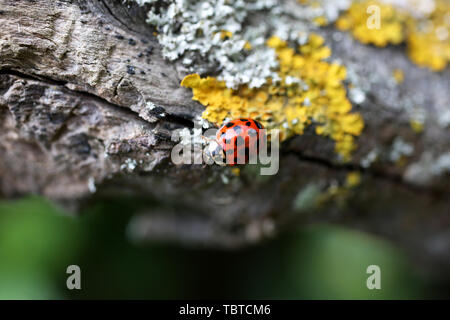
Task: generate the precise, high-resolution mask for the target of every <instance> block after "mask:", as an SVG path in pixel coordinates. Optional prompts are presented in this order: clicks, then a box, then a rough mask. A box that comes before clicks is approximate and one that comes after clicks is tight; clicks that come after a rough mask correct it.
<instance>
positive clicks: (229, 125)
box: [225, 122, 234, 128]
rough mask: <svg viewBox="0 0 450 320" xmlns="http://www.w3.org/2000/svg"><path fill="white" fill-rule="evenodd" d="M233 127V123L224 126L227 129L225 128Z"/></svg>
mask: <svg viewBox="0 0 450 320" xmlns="http://www.w3.org/2000/svg"><path fill="white" fill-rule="evenodd" d="M233 125H234V123H233V122H228V123H227V124H226V125H225V127H227V128H231V127H232V126H233Z"/></svg>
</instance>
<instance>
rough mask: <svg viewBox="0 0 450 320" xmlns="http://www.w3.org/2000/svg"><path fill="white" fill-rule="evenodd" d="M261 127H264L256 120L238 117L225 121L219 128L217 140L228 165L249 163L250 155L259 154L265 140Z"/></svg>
mask: <svg viewBox="0 0 450 320" xmlns="http://www.w3.org/2000/svg"><path fill="white" fill-rule="evenodd" d="M261 129H264V127H263V126H262V125H261V124H260V123H259V122H258V121H256V120H253V119H236V120H232V121H229V122H227V123H224V124H223V125H222V126H221V127H220V128H219V129H218V130H217V134H216V141H217V143H218V144H219V147H220V149H221V150H220V151H222V152H220V155H221V157H222V158H225V159H223V160H224V161H225V162H226V164H227V165H231V166H233V165H236V164H244V163H248V161H249V158H250V157H253V156H256V155H257V153H258V151H259V146H260V145H261V144H262V143H263V141H264V140H263V135H262V134H261V133H262V132H261ZM217 153H218V152H217V151H216V152H215V154H216V155H217ZM213 155H214V154H213Z"/></svg>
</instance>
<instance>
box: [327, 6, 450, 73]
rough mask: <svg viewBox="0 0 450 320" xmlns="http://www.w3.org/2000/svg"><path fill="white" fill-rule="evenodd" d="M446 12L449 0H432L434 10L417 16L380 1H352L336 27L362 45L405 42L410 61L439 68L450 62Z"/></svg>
mask: <svg viewBox="0 0 450 320" xmlns="http://www.w3.org/2000/svg"><path fill="white" fill-rule="evenodd" d="M378 13H379V17H377V14H378ZM449 15H450V3H449V2H448V1H445V0H436V1H435V9H434V11H432V12H431V13H430V14H429V15H428V16H426V15H425V16H420V17H418V16H413V15H411V14H410V13H409V12H406V11H405V10H402V9H401V8H396V7H394V6H392V5H389V4H383V3H382V2H380V1H372V0H370V1H354V2H353V3H352V5H351V6H350V8H349V9H348V10H347V11H346V12H345V13H344V14H343V15H341V17H339V19H338V20H337V21H336V27H337V28H338V29H340V30H344V31H350V32H351V33H352V35H353V36H354V37H355V38H356V39H358V40H359V41H361V42H362V43H366V44H374V45H376V46H380V47H384V46H386V45H388V44H400V43H406V45H407V51H408V55H409V57H410V58H411V60H412V61H413V62H414V63H416V64H418V65H420V66H424V67H428V68H430V69H431V70H434V71H440V70H443V69H445V67H446V66H447V63H448V62H449V61H450V37H449V34H450V18H449ZM378 18H379V19H378ZM378 22H379V24H378Z"/></svg>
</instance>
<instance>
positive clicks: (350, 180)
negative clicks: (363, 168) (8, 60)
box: [345, 171, 361, 188]
mask: <svg viewBox="0 0 450 320" xmlns="http://www.w3.org/2000/svg"><path fill="white" fill-rule="evenodd" d="M360 183H361V173H360V172H358V171H353V172H349V173H348V174H347V177H346V178H345V186H346V187H348V188H353V187H356V186H358V185H359V184H360Z"/></svg>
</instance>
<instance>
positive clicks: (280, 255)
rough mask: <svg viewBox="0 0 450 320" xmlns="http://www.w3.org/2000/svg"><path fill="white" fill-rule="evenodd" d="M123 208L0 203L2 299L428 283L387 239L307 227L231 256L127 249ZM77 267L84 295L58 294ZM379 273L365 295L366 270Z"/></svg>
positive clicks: (412, 291) (330, 295) (326, 290)
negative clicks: (74, 210)
mask: <svg viewBox="0 0 450 320" xmlns="http://www.w3.org/2000/svg"><path fill="white" fill-rule="evenodd" d="M131 214H132V212H130V208H127V206H125V205H122V206H121V205H117V204H114V205H113V204H109V205H108V204H105V203H103V204H97V205H95V206H94V207H93V208H91V209H90V210H89V211H86V212H84V213H83V215H82V216H81V217H71V216H69V215H67V214H64V213H63V212H62V211H61V210H60V209H57V208H55V207H54V206H52V205H51V204H50V203H49V202H47V201H46V200H44V199H42V198H38V197H29V198H24V199H21V200H15V201H1V202H0V299H16V298H18V299H53V298H55V299H94V298H95V299H103V298H114V299H116V298H121V299H132V298H134V299H142V298H158V299H166V298H167V299H168V298H180V299H184V298H236V299H240V298H248V299H259V298H265V299H392V298H394V299H407V298H426V297H429V296H430V295H431V294H432V292H430V290H429V289H427V288H428V285H427V284H426V283H425V281H424V280H423V279H421V278H420V277H419V276H418V275H417V274H415V272H414V271H413V268H412V266H411V264H410V263H409V261H408V260H407V258H406V257H405V256H404V255H403V254H402V253H401V252H399V251H398V249H396V248H394V247H393V246H392V245H390V244H389V243H387V242H384V241H382V240H380V239H378V238H375V237H372V236H368V235H365V234H362V233H358V232H354V231H350V230H347V229H344V228H341V227H336V226H330V225H314V226H311V227H307V228H304V229H301V230H298V231H296V232H292V233H290V234H286V235H283V236H281V237H278V238H276V239H274V240H272V241H269V242H267V243H265V244H262V245H258V246H254V247H251V248H246V249H242V250H237V251H222V250H205V249H186V248H179V247H175V246H170V245H164V244H150V245H146V246H142V245H139V246H137V245H134V244H132V243H131V242H130V241H129V240H128V239H127V236H126V227H127V224H128V222H129V220H130V217H131ZM72 264H76V265H79V266H80V267H81V272H82V281H81V282H82V290H68V289H67V288H66V279H67V276H68V275H67V274H66V268H67V266H69V265H72ZM372 264H376V265H379V266H380V268H381V286H382V289H381V290H368V289H367V287H366V279H367V277H368V276H369V275H368V274H366V268H367V266H369V265H372Z"/></svg>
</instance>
